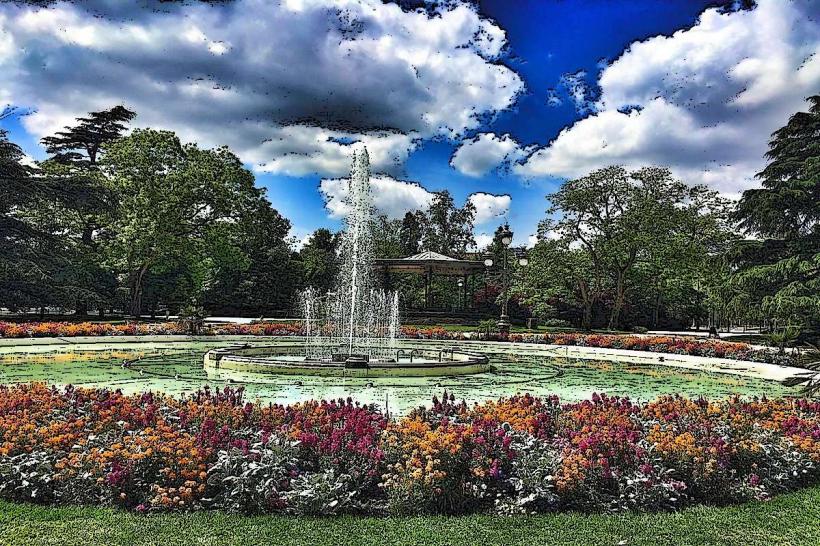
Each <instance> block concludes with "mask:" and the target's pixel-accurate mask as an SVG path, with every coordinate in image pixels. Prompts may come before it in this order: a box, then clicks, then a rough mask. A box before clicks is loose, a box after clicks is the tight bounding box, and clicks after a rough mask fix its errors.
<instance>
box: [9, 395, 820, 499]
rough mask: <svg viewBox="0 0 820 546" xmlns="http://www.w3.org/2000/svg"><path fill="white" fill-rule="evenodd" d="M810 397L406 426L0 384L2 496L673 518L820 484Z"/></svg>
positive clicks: (447, 416) (513, 402)
mask: <svg viewBox="0 0 820 546" xmlns="http://www.w3.org/2000/svg"><path fill="white" fill-rule="evenodd" d="M818 464H820V402H810V401H806V400H790V399H783V400H768V399H765V398H764V399H752V400H741V399H731V400H726V401H720V402H708V401H706V400H703V399H698V400H690V399H686V398H681V397H669V396H667V397H663V398H660V399H658V400H656V401H654V402H650V403H646V404H635V403H633V402H631V401H629V400H628V399H624V398H610V397H607V396H598V395H595V396H593V398H592V399H591V400H587V401H584V402H580V403H575V404H563V405H562V404H561V403H560V402H559V400H558V399H557V398H555V397H550V398H546V399H538V398H533V397H531V396H528V395H519V396H515V397H512V398H504V399H500V400H498V401H491V402H486V403H483V404H480V405H475V406H472V407H470V406H467V405H466V404H464V403H463V402H462V403H456V401H455V400H454V399H453V398H452V397H451V396H450V397H448V396H447V394H446V393H445V395H444V398H443V399H442V400H436V399H434V401H433V404H432V406H431V407H430V408H420V409H418V410H416V411H414V412H412V413H411V414H410V415H408V416H407V417H404V418H402V419H400V420H398V421H396V420H390V419H388V418H387V417H385V416H384V415H383V414H382V413H380V412H379V411H378V410H377V409H376V408H375V407H371V406H361V405H359V404H356V403H353V402H351V401H350V400H346V401H343V400H340V401H331V402H315V401H314V402H305V403H301V404H295V405H292V406H280V405H260V404H251V403H247V402H246V401H245V400H244V399H243V396H242V391H241V390H231V389H228V388H226V389H225V390H223V391H209V390H207V389H205V390H202V391H200V392H197V393H195V394H193V395H191V396H188V397H184V398H172V397H168V396H163V395H157V394H151V393H145V394H142V395H131V396H126V395H123V394H122V393H120V392H116V391H114V392H112V391H108V390H102V389H81V388H71V387H68V388H66V389H65V390H58V389H56V388H50V387H47V386H45V385H43V384H31V385H17V386H0V497H2V498H5V499H10V500H16V501H30V502H39V503H48V504H101V505H114V506H120V507H123V508H128V509H133V510H136V511H138V512H145V511H169V510H201V509H223V510H230V511H238V512H243V513H271V512H275V513H287V514H339V513H357V514H387V513H396V514H430V513H443V514H455V513H464V512H495V513H503V514H511V513H537V512H547V511H557V510H568V509H573V510H588V511H625V510H664V509H665V510H669V509H677V508H679V507H683V506H686V505H691V504H694V503H710V504H725V503H730V502H739V501H745V500H749V499H766V498H769V497H770V496H772V495H774V494H776V493H779V492H782V491H787V490H790V489H793V488H797V487H800V486H805V485H809V484H814V483H818V481H820V472H818Z"/></svg>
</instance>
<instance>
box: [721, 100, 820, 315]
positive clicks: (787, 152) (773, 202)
mask: <svg viewBox="0 0 820 546" xmlns="http://www.w3.org/2000/svg"><path fill="white" fill-rule="evenodd" d="M808 102H809V104H810V107H809V111H808V112H798V113H796V114H794V115H793V116H792V117H791V118H790V119H789V121H788V123H787V124H786V125H785V126H784V127H782V128H781V129H778V130H777V131H775V132H774V133H773V134H772V139H771V140H770V142H769V151H768V152H767V153H766V158H767V159H768V160H769V162H768V164H767V165H766V167H765V168H764V169H763V171H761V172H760V173H758V174H757V177H758V178H759V179H760V180H761V183H762V186H763V187H762V188H757V189H750V190H746V191H745V192H743V197H742V198H741V199H740V202H739V203H738V207H737V212H736V214H735V218H736V219H737V220H738V221H739V222H740V225H741V227H742V228H743V229H745V231H746V233H747V234H749V235H753V236H757V237H760V238H761V239H757V240H751V241H746V242H744V243H743V244H742V246H741V248H740V249H739V251H738V253H737V254H736V256H735V259H736V264H737V265H738V266H739V267H740V268H741V269H740V271H739V272H738V273H737V274H736V275H735V277H734V278H735V281H736V283H738V284H740V285H743V286H744V287H747V289H749V290H750V291H752V293H753V294H754V295H755V296H756V297H757V298H759V299H760V301H761V302H762V305H763V308H764V311H765V312H766V314H767V315H769V316H771V317H775V318H778V319H780V320H781V322H782V323H783V324H784V325H787V324H789V323H792V322H794V323H797V324H800V325H802V326H804V327H809V328H811V329H815V330H816V329H818V325H820V95H815V96H812V97H810V98H809V99H808Z"/></svg>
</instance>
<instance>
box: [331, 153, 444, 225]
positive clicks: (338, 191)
mask: <svg viewBox="0 0 820 546" xmlns="http://www.w3.org/2000/svg"><path fill="white" fill-rule="evenodd" d="M368 151H369V150H368ZM349 183H350V179H348V178H325V179H323V180H322V182H321V183H320V185H319V190H320V191H321V192H322V195H323V196H324V198H325V207H326V208H327V210H328V212H329V213H330V217H331V218H344V217H345V216H346V215H347V212H348V206H347V204H346V203H345V202H344V199H345V198H346V197H347V195H348V193H349V186H348V185H349ZM370 186H371V190H370V191H371V194H372V196H373V206H374V207H375V208H376V211H377V212H378V213H379V214H386V215H387V216H388V217H390V218H401V217H402V216H404V215H405V214H406V213H407V212H410V211H414V210H426V209H427V207H429V206H430V202H431V201H432V200H433V198H434V197H435V194H434V193H432V192H430V191H427V190H426V189H425V188H423V187H422V186H421V185H420V184H417V183H416V182H409V181H406V180H396V179H395V178H393V177H391V176H387V175H381V176H379V175H377V176H372V177H371V178H370Z"/></svg>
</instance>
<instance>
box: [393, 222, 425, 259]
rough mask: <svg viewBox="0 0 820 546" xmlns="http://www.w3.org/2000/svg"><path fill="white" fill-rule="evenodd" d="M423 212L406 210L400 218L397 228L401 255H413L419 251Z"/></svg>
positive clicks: (422, 231)
mask: <svg viewBox="0 0 820 546" xmlns="http://www.w3.org/2000/svg"><path fill="white" fill-rule="evenodd" d="M423 219H424V214H423V213H422V212H420V211H413V212H410V211H408V212H407V213H405V215H404V218H402V220H401V228H400V229H399V245H400V247H401V255H402V256H413V255H414V254H418V253H419V252H421V240H422V237H423V234H424V230H423V229H422V225H423Z"/></svg>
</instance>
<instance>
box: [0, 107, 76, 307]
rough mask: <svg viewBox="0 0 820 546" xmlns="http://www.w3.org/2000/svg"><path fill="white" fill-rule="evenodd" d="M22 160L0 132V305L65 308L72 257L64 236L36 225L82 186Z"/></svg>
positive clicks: (46, 225) (68, 200) (17, 151)
mask: <svg viewBox="0 0 820 546" xmlns="http://www.w3.org/2000/svg"><path fill="white" fill-rule="evenodd" d="M6 115H7V112H6ZM23 158H24V156H23V151H22V150H21V148H20V147H19V146H18V145H17V144H15V143H13V142H11V141H10V140H9V139H8V133H7V132H6V131H4V130H2V129H0V304H2V305H3V306H5V307H9V308H11V309H22V308H26V307H32V306H37V307H41V308H42V307H44V306H50V305H63V304H64V303H65V293H66V290H68V289H69V288H70V279H68V278H66V273H65V272H66V269H67V267H66V266H67V264H68V259H69V257H70V255H69V253H68V252H67V251H66V250H67V249H66V247H65V245H64V244H63V241H62V238H61V237H60V233H59V232H58V231H55V230H54V229H53V226H52V225H51V224H50V223H47V224H43V223H40V222H38V221H37V220H38V217H37V215H36V214H35V213H34V211H37V210H39V209H40V208H42V207H45V206H49V205H50V204H52V203H55V204H59V205H60V206H67V205H68V204H69V203H71V202H73V201H75V200H76V199H77V198H78V196H79V195H82V193H83V192H84V188H82V187H78V186H73V185H71V186H69V185H63V184H61V183H60V182H61V181H60V180H56V179H55V178H53V177H50V176H48V175H47V173H44V172H43V171H42V170H40V169H38V168H36V167H35V166H32V165H29V164H26V163H25V162H24V160H23Z"/></svg>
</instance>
